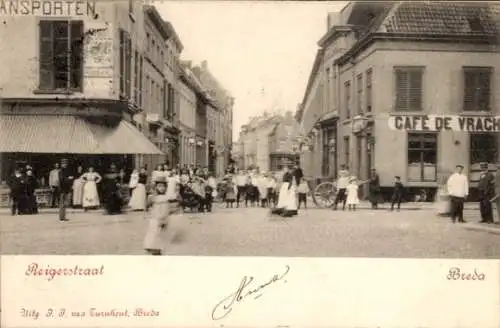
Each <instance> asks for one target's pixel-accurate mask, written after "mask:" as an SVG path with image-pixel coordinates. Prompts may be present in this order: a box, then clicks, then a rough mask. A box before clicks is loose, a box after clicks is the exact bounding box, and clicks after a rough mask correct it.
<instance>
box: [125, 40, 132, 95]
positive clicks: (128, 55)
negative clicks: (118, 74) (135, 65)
mask: <svg viewBox="0 0 500 328" xmlns="http://www.w3.org/2000/svg"><path fill="white" fill-rule="evenodd" d="M125 93H126V95H127V98H128V99H130V98H131V94H132V40H131V39H130V36H129V35H128V33H125Z"/></svg>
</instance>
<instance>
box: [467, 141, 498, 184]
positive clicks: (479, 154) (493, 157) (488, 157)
mask: <svg viewBox="0 0 500 328" xmlns="http://www.w3.org/2000/svg"><path fill="white" fill-rule="evenodd" d="M497 150H498V142H497V136H496V135H494V134H480V133H477V134H474V133H472V134H470V147H469V164H470V173H471V177H470V179H471V180H472V181H477V180H479V175H478V174H479V172H480V171H481V168H480V165H479V164H480V163H483V162H484V163H488V164H495V163H496V162H497Z"/></svg>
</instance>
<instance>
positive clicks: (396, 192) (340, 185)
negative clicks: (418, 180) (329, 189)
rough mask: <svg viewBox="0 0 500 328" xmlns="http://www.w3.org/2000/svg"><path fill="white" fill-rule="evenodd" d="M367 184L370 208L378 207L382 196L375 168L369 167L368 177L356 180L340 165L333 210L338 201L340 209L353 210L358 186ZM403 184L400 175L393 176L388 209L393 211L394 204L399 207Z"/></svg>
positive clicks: (401, 199) (357, 200) (357, 199)
mask: <svg viewBox="0 0 500 328" xmlns="http://www.w3.org/2000/svg"><path fill="white" fill-rule="evenodd" d="M365 184H368V197H367V199H368V201H369V202H370V204H371V207H372V209H378V208H379V204H380V203H382V202H383V197H382V193H381V188H380V177H379V175H378V173H377V170H376V169H371V172H370V178H369V179H367V180H364V181H358V179H357V178H356V177H355V176H351V175H350V174H349V171H348V170H347V168H346V166H345V165H341V166H340V170H339V174H338V178H337V181H336V189H337V193H336V195H335V201H334V203H333V210H334V211H336V210H337V209H338V205H339V203H342V210H345V209H346V205H347V209H348V210H349V211H355V210H356V207H357V205H359V202H360V200H359V187H360V186H362V185H365ZM403 191H404V186H403V183H402V182H401V177H399V176H395V177H394V186H393V192H392V197H391V207H390V210H391V211H393V210H394V207H395V206H396V208H397V210H398V211H399V210H400V209H401V202H402V201H403V196H404V195H403Z"/></svg>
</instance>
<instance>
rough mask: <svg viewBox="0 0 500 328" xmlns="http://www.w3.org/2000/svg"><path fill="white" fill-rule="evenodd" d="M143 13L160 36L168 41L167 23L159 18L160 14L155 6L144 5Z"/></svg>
mask: <svg viewBox="0 0 500 328" xmlns="http://www.w3.org/2000/svg"><path fill="white" fill-rule="evenodd" d="M143 9H144V12H145V13H146V14H147V15H148V16H149V18H150V19H151V21H152V22H153V23H154V24H155V27H156V28H157V29H158V31H159V32H160V34H161V36H162V37H163V38H164V39H165V40H168V39H169V38H170V30H169V27H168V25H167V23H166V22H165V21H164V20H163V19H162V18H161V15H160V13H159V12H158V10H157V9H156V7H155V6H151V5H146V6H144V7H143Z"/></svg>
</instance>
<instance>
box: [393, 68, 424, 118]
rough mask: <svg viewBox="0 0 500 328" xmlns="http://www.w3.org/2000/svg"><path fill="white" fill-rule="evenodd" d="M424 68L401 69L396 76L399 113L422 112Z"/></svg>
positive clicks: (396, 72)
mask: <svg viewBox="0 0 500 328" xmlns="http://www.w3.org/2000/svg"><path fill="white" fill-rule="evenodd" d="M423 73H424V69H423V68H422V67H399V68H396V69H395V76H396V108H395V110H397V111H421V110H422V84H423V83H422V82H423Z"/></svg>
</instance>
